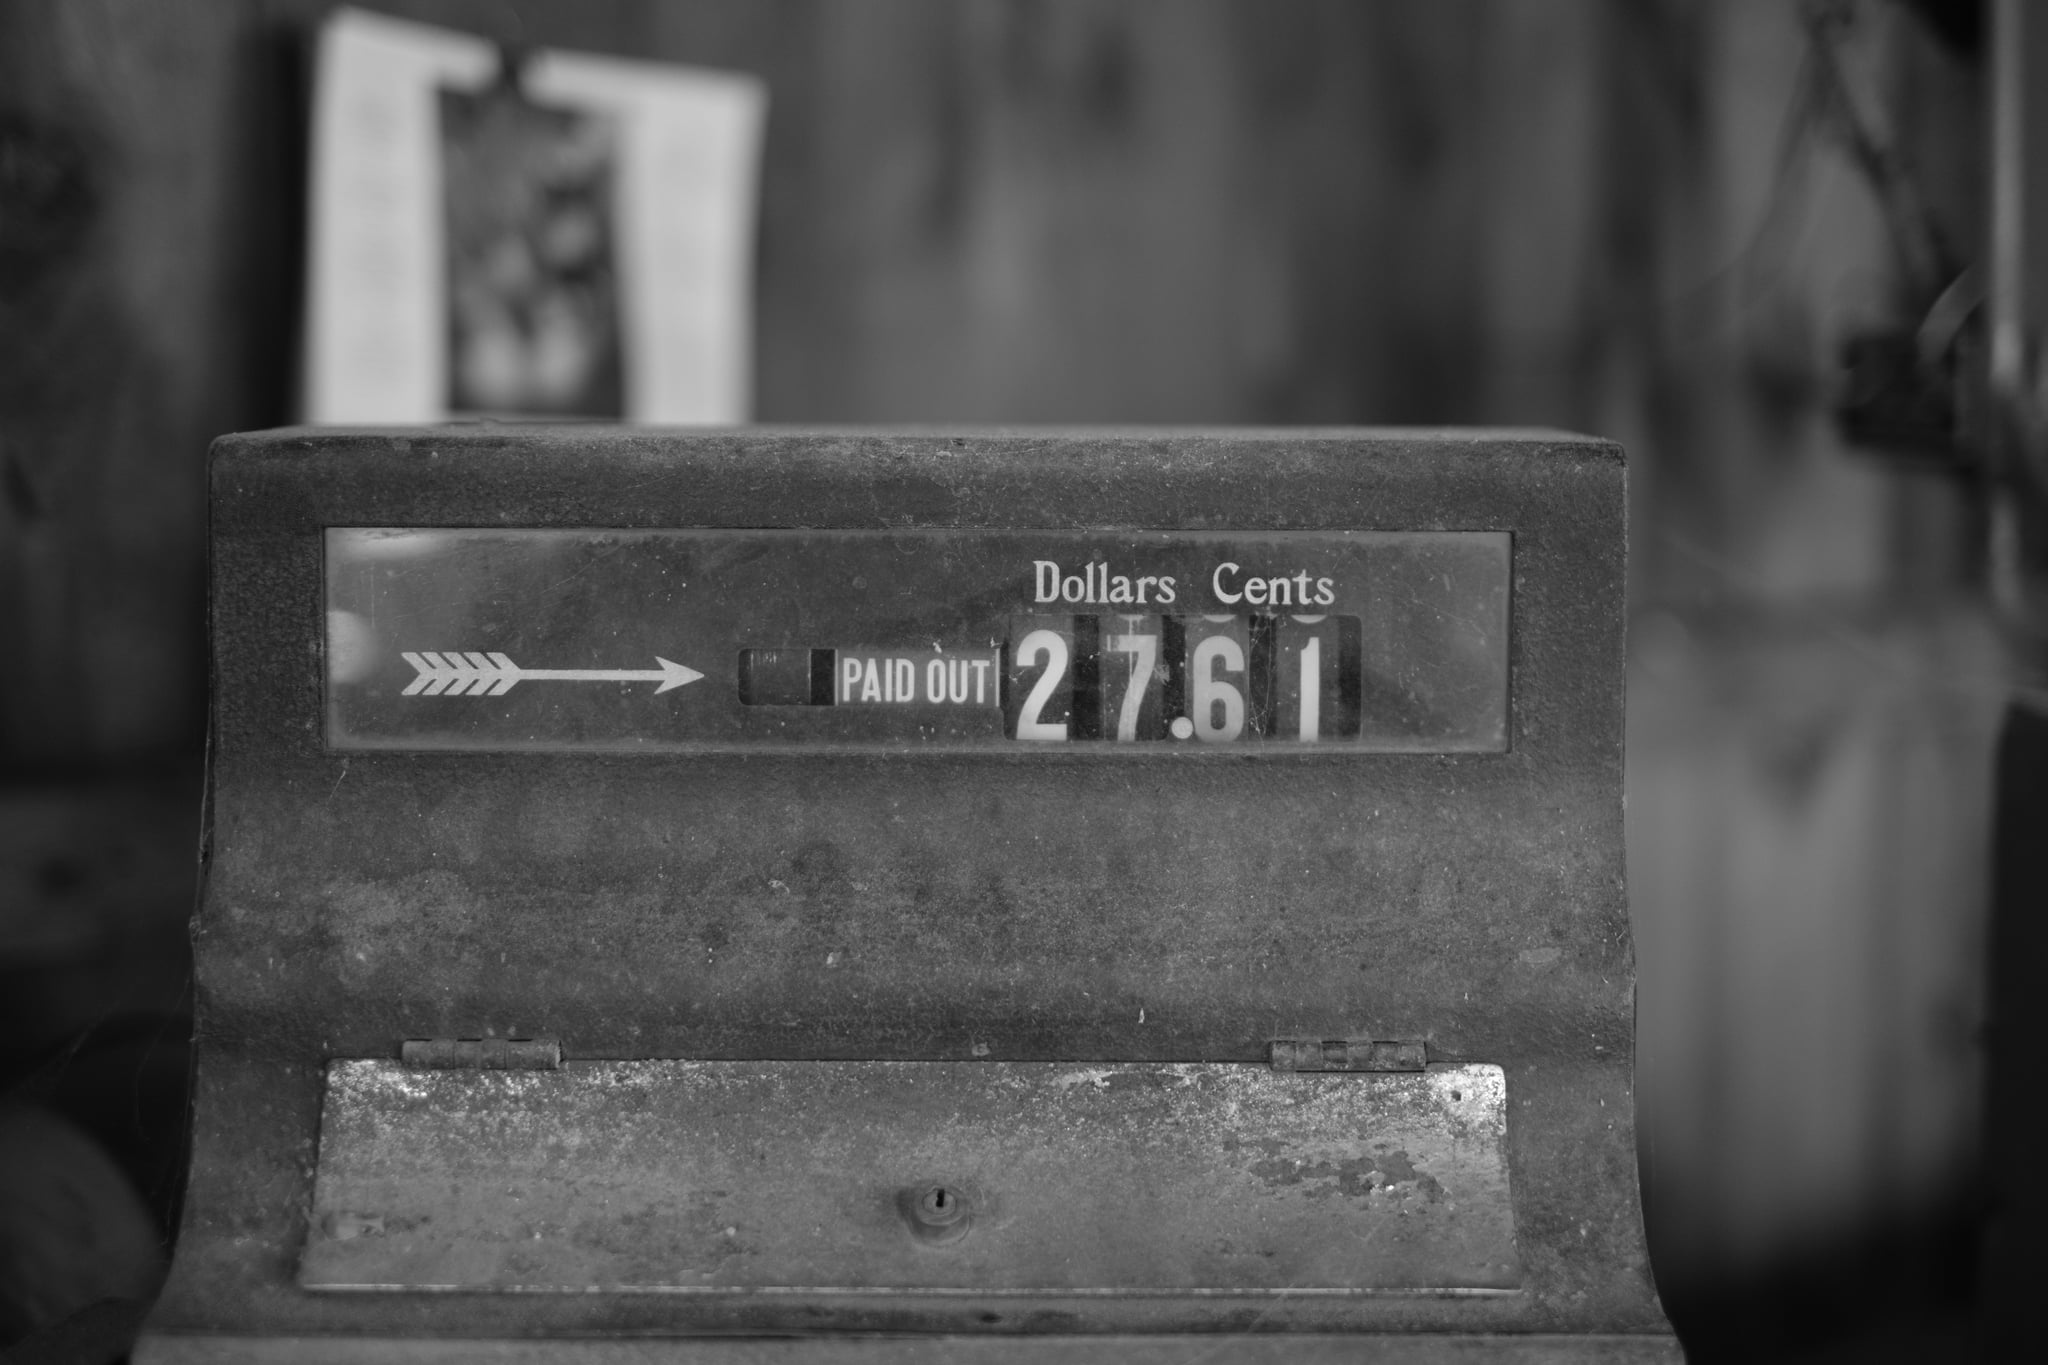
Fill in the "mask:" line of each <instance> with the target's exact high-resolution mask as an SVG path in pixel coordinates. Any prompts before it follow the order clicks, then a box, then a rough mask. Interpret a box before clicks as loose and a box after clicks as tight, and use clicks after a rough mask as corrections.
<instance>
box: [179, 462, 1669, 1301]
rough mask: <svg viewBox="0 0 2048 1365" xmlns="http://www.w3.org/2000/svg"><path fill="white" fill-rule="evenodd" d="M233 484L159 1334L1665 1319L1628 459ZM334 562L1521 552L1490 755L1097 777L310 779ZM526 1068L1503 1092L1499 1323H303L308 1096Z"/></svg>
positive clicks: (1056, 764)
mask: <svg viewBox="0 0 2048 1365" xmlns="http://www.w3.org/2000/svg"><path fill="white" fill-rule="evenodd" d="M212 480H213V522H212V524H213V531H214V561H213V604H212V609H213V622H214V668H215V679H216V690H215V711H214V732H213V734H214V738H213V788H212V789H213V805H212V826H211V834H210V838H211V853H210V862H209V866H208V872H207V886H206V890H205V893H204V897H203V901H202V905H201V908H200V911H199V914H198V917H197V920H196V923H195V961H196V967H197V974H198V1011H199V1015H200V1024H199V1027H200V1031H201V1036H202V1039H203V1042H202V1045H201V1048H200V1052H199V1061H198V1068H197V1080H196V1099H195V1107H196V1115H197V1117H196V1120H195V1139H194V1157H193V1169H192V1180H191V1185H190V1194H189V1196H188V1199H187V1204H186V1209H187V1214H186V1224H185V1228H184V1231H183V1234H182V1238H181V1242H180V1245H179V1249H178V1255H177V1261H176V1265H175V1267H174V1270H173V1275H172V1280H171V1283H170V1284H169V1286H168V1287H167V1289H166V1291H165V1294H164V1297H163V1299H162V1301H161V1303H160V1305H159V1308H158V1313H157V1319H156V1321H157V1324H158V1325H159V1327H160V1328H163V1329H166V1330H175V1331H191V1332H211V1331H230V1332H243V1333H269V1334H279V1335H287V1336H289V1335H292V1334H306V1333H311V1334H322V1333H339V1334H355V1335H372V1336H376V1335H383V1336H389V1335H393V1334H399V1335H405V1334H423V1335H432V1336H443V1337H464V1336H468V1337H479V1336H519V1335H528V1334H555V1335H577V1334H584V1335H587V1334H606V1333H621V1334H642V1335H645V1334H656V1335H659V1334H673V1333H705V1332H763V1333H781V1332H820V1331H854V1332H872V1331H912V1332H919V1331H923V1332H962V1331H965V1332H990V1333H1041V1332H1056V1333H1068V1334H1071V1333H1086V1332H1090V1331H1096V1332H1104V1331H1138V1332H1171V1331H1282V1332H1317V1331H1346V1332H1359V1331H1365V1332H1391V1331H1416V1330H1427V1331H1436V1332H1443V1331H1459V1332H1467V1333H1470V1332H1517V1333H1531V1332H1537V1333H1540V1332H1573V1333H1584V1332H1615V1331H1620V1332H1633V1331H1652V1332H1654V1331H1658V1330H1661V1329H1662V1327H1663V1319H1662V1315H1661V1313H1660V1311H1659V1309H1658V1306H1657V1302H1656V1298H1655V1294H1654V1291H1653V1289H1652V1286H1651V1281H1650V1275H1649V1267H1648V1264H1647V1260H1646V1257H1645V1253H1644V1250H1643V1243H1642V1232H1641V1221H1640V1208H1639V1204H1638V1197H1637V1185H1636V1167H1635V1154H1634V1141H1633V1127H1632V1117H1631V1116H1632V1098H1631V1093H1630V1058H1631V1052H1632V1011H1633V991H1632V987H1633V965H1632V959H1631V953H1630V947H1629V939H1628V917H1627V902H1626V896H1625V892H1624V885H1623V862H1622V846H1621V743H1622V704H1621V703H1622V672H1621V659H1622V637H1623V610H1622V608H1623V578H1624V565H1625V545H1626V540H1625V523H1624V515H1625V505H1626V498H1625V473H1624V467H1623V463H1622V458H1621V453H1620V451H1619V450H1618V449H1617V448H1616V447H1615V446H1613V445H1612V444H1611V443H1607V442H1602V441H1597V440H1590V439H1587V438H1584V437H1575V436H1569V435H1564V434H1560V433H1541V432H1537V433H1527V432H1523V433H1516V432H1508V433H1501V432H1358V431H1282V432H1156V431H1154V432H1148V431H1106V432H1042V431H1041V432H1002V431H957V432H955V431H943V432H941V431H931V432H909V433H904V432H880V431H870V432H858V431H855V432H847V431H839V432H797V431H776V430H750V431H742V432H714V431H706V432H673V431H670V432H660V431H633V430H609V429H591V428H570V427H557V428H541V429H531V428H499V427H492V426H479V427H474V428H466V429H454V430H447V429H443V430H432V431H393V432H348V431H318V432H313V431H292V432H279V433H267V434H260V435H254V436H246V437H234V438H229V439H227V440H224V441H223V442H222V443H221V444H220V445H219V446H218V447H217V449H216V454H215V458H214V462H213V467H212ZM348 526H359V527H360V526H375V527H406V526H414V527H455V526H486V527H557V528H590V527H617V528H630V527H640V528H647V529H655V530H660V529H671V528H673V529H690V528H705V529H720V528H724V529H753V528H768V529H773V528H785V529H788V528H813V527H816V528H837V529H846V530H895V529H909V528H928V527H949V528H961V529H974V528H990V529H995V528H1008V529H1011V530H1018V531H1033V532H1037V531H1057V532H1063V533H1064V532H1087V531H1089V530H1091V529H1098V528H1121V529H1125V530H1162V531H1202V532H1215V533H1218V534H1229V535H1239V534H1243V535H1254V534H1263V533H1268V532H1282V531H1346V530H1358V531H1431V532H1442V531H1491V532H1502V531H1504V532H1508V533H1510V534H1511V535H1512V537H1513V557H1512V581H1511V585H1510V592H1511V599H1512V629H1511V636H1510V640H1509V650H1508V669H1509V678H1510V696H1509V747H1508V748H1507V750H1506V751H1504V752H1489V753H1461V754H1358V753H1349V754H1324V753H1305V754H1301V755H1296V756H1279V757H1274V756H1267V757H1265V758H1263V759H1260V760H1257V761H1253V760H1250V759H1237V758H1233V757H1231V756H1229V755H1218V754H1213V753H1212V754H1209V755H1207V756H1205V757H1203V758H1191V757H1181V756H1177V755H1176V752H1174V751H1168V752H1162V753H1158V754H1156V755H1153V756H1146V757H1142V758H1129V759H1121V760H1118V761H1115V762H1101V761H1094V762H1090V761H1088V760H1086V759H1085V758H1083V757H1080V756H1067V755H1062V754H1058V753H1029V754H1017V753H1009V752H996V751H988V752H980V753H974V754H957V753H956V754H947V755H940V754H917V753H912V752H900V753H897V752H877V753H863V754H833V753H808V754H806V753H764V752H760V751H754V752H749V753H728V754H717V755H690V756H687V757H678V756H674V755H668V756H664V755H654V754H591V753H575V754H537V753H432V754H418V753H401V752H365V751H356V752H339V751H335V750H333V749H330V748H328V747H326V745H325V743H324V742H323V739H322V695H323V680H324V677H325V675H326V672H327V662H326V659H325V657H324V654H323V650H324V648H325V638H326V637H325V630H324V621H323V608H324V601H323V592H324V582H323V548H322V547H323V539H324V536H325V532H326V530H327V528H330V527H348ZM451 647H453V646H451ZM520 662H521V663H522V665H524V661H520ZM523 685H524V684H522V686H523ZM686 690H687V689H686ZM1048 747H1049V746H1048ZM1156 747H1158V748H1161V749H1166V748H1167V746H1164V745H1161V746H1156ZM1304 747H1306V746H1304ZM507 1036H513V1037H517V1036H547V1037H553V1038H559V1039H560V1040H561V1041H562V1044H563V1047H564V1050H565V1052H567V1054H568V1055H570V1056H571V1057H576V1058H609V1059H635V1058H694V1059H699V1060H720V1059H727V1060H740V1059H781V1060H803V1059H809V1060H816V1059H848V1060H887V1059H898V1060H930V1061H936V1060H959V1061H1012V1062H1021V1061H1044V1060H1048V1059H1060V1060H1063V1061H1081V1062H1098V1063H1125V1064H1127V1063H1134V1062H1146V1061H1150V1062H1209V1063H1220V1062H1241V1063H1256V1064H1260V1065H1264V1064H1265V1063H1266V1062H1267V1059H1268V1057H1269V1053H1270V1045H1271V1043H1272V1042H1273V1041H1274V1040H1275V1039H1395V1040H1405V1041H1411V1042H1422V1043H1424V1044H1425V1045H1426V1046H1427V1048H1428V1051H1429V1055H1430V1056H1432V1057H1436V1058H1441V1059H1447V1060H1453V1061H1469V1062H1485V1063H1493V1064H1498V1065H1499V1066H1501V1067H1502V1069H1503V1070H1504V1072H1505V1074H1506V1077H1507V1086H1508V1094H1509V1096H1510V1107H1509V1110H1508V1133H1507V1142H1506V1151H1507V1165H1508V1170H1509V1174H1510V1178H1511V1181H1512V1186H1513V1191H1514V1221H1515V1230H1516V1245H1517V1250H1518V1252H1519V1254H1520V1258H1521V1265H1522V1284H1523V1292H1521V1293H1517V1294H1509V1295H1500V1296H1478V1297H1463V1298H1457V1297H1442V1296H1433V1295H1426V1294H1424V1295H1380V1296H1283V1297H1278V1298H1262V1299H1261V1298H1254V1299H1239V1298H1229V1297H1225V1298H1200V1297H1190V1296H1178V1297H1174V1296H1168V1297H1164V1298H1162V1297H1159V1296H1146V1295H1142V1294H1126V1295H1096V1296H1078V1295H1069V1296H1067V1297H1064V1298H1062V1297H1059V1296H1057V1295H1051V1294H1048V1295H1047V1296H1044V1297H1034V1298H1029V1299H1014V1298H1011V1299H1005V1298H1002V1297H1000V1296H991V1297H977V1296H975V1295H973V1294H969V1293H964V1292H962V1293H957V1294H952V1295H932V1294H926V1295H923V1296H921V1297H920V1296H919V1295H918V1294H916V1293H914V1292H912V1291H904V1292H902V1293H901V1294H897V1295H874V1294H867V1295H836V1296H835V1295H832V1294H829V1293H823V1292H820V1293H817V1294H810V1295H759V1294H754V1295H749V1294H745V1293H734V1294H717V1293H708V1294H656V1295H634V1294H512V1295H507V1294H464V1293H449V1294H438V1295H435V1294H385V1293H374V1292H364V1293H354V1294H337V1293H326V1292H319V1291H310V1290H307V1289H305V1288H303V1287H302V1286H300V1285H299V1284H298V1282H297V1271H298V1258H299V1255H300V1251H301V1249H302V1248H303V1247H304V1245H305V1243H306V1238H307V1235H308V1223H307V1210H308V1208H309V1206H310V1203H311V1199H312V1178H313V1171H314V1166H315V1160H316V1146H315V1142H316V1133H317V1128H318V1120H319V1112H320V1104H321V1094H322V1083H323V1076H324V1072H325V1066H326V1064H327V1062H328V1061H329V1060H330V1059H333V1058H337V1057H344V1058H348V1057H355V1058H363V1057H393V1056H395V1055H396V1053H397V1049H398V1046H399V1043H400V1042H401V1041H402V1040H405V1039H434V1038H457V1039H460V1038H473V1039H480V1038H487V1037H507ZM441 1074H451V1075H453V1074H460V1073H441ZM491 1074H496V1075H514V1074H517V1073H491ZM1327 1079H1330V1080H1332V1081H1339V1082H1348V1081H1352V1080H1356V1079H1360V1078H1359V1077H1352V1076H1335V1077H1329V1078H1327ZM974 1240H975V1235H973V1234H970V1236H969V1237H968V1238H967V1239H966V1240H965V1241H964V1242H963V1243H961V1245H962V1246H971V1245H973V1243H974ZM932 1254H938V1253H932Z"/></svg>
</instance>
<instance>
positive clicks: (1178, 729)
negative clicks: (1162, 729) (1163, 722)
mask: <svg viewBox="0 0 2048 1365" xmlns="http://www.w3.org/2000/svg"><path fill="white" fill-rule="evenodd" d="M1167 728H1168V729H1170V730H1172V731H1173V737H1174V738H1175V739H1187V738H1188V737H1189V736H1191V735H1193V734H1194V733H1195V723H1194V722H1193V721H1191V720H1189V719H1188V718H1187V717H1186V716H1175V717H1174V718H1173V724H1172V725H1170V726H1168V727H1167Z"/></svg>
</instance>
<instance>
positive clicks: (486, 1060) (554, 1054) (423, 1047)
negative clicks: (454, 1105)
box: [398, 1038, 562, 1071]
mask: <svg viewBox="0 0 2048 1365" xmlns="http://www.w3.org/2000/svg"><path fill="white" fill-rule="evenodd" d="M398 1059H399V1061H401V1062H403V1063H404V1064H405V1065H407V1066H409V1067H412V1068H414V1069H415V1070H420V1071H559V1070H560V1069H561V1066H562V1044H561V1041H560V1040H559V1039H556V1038H408V1039H406V1040H405V1041H404V1042H403V1043H400V1044H399V1046H398Z"/></svg>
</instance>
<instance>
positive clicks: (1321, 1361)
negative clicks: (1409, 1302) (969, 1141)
mask: <svg viewBox="0 0 2048 1365" xmlns="http://www.w3.org/2000/svg"><path fill="white" fill-rule="evenodd" d="M1684 1359H1685V1356H1684V1353H1683V1352H1681V1351H1680V1350H1679V1348H1678V1342H1677V1341H1676V1340H1675V1339H1673V1338H1671V1337H1668V1336H1634V1335H1605V1334H1603V1335H1598V1336H1594V1335H1584V1336H1570V1337H1555V1336H1471V1335H1467V1334H1452V1333H1439V1334H1435V1335H1431V1336H1405V1337H1359V1336H1344V1337H1328V1336H1317V1337H1305V1336H1287V1337H1274V1336H1267V1337H1239V1338H1236V1339H1234V1340H1232V1341H1231V1342H1230V1343H1229V1344H1228V1346H1227V1348H1222V1349H1219V1346H1218V1343H1217V1341H1216V1339H1215V1338H1214V1337H1190V1336H1175V1337H1128V1336H1119V1337H1099V1336H1096V1337H1075V1336H1060V1337H838V1338H831V1339H817V1338H812V1339H808V1340H806V1339H801V1338H782V1339H771V1340H752V1341H734V1340H729V1339H728V1340H722V1341H721V1340H715V1339H704V1338H699V1339H697V1340H694V1341H690V1340H676V1339H673V1338H671V1339H669V1340H666V1341H660V1340H648V1339H645V1338H640V1339H632V1338H625V1339H619V1338H613V1339H610V1340H603V1341H596V1340H590V1339H587V1338H586V1339H582V1340H575V1341H563V1340H555V1341H506V1340H495V1341H492V1340H470V1341H449V1340H441V1341H421V1340H418V1339H411V1340H407V1339H401V1338H392V1337H383V1338H371V1339H364V1338H348V1337H269V1338H237V1337H221V1336H205V1337H201V1336H168V1335H160V1336H151V1337H145V1338H144V1339H143V1340H142V1342H141V1343H139V1344H138V1346H137V1347H136V1351H135V1355H134V1361H135V1365H554V1363H555V1362H557V1361H569V1362H574V1365H826V1362H831V1365H848V1362H855V1363H856V1365H864V1363H865V1362H876V1365H882V1363H883V1362H886V1365H1098V1363H1099V1365H1208V1362H1214V1361H1223V1360H1228V1361H1230V1362H1231V1363H1232V1365H1679V1362H1681V1361H1683V1360H1684Z"/></svg>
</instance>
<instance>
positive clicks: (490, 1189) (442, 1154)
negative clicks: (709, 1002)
mask: <svg viewBox="0 0 2048 1365" xmlns="http://www.w3.org/2000/svg"><path fill="white" fill-rule="evenodd" d="M1506 1104H1507V1095H1506V1086H1505V1083H1504V1080H1503V1077H1502V1075H1501V1072H1500V1069H1499V1068H1498V1067H1490V1066H1453V1067H1439V1068H1436V1069H1434V1070H1432V1071H1429V1072H1426V1073H1421V1074H1402V1075H1377V1076H1315V1075H1288V1074H1284V1073H1280V1072H1275V1071H1272V1070H1270V1069H1268V1068H1264V1067H1259V1066H1256V1065H1244V1064H1223V1065H1213V1064H1203V1063H1180V1064H1174V1063H1147V1064H1139V1065H1127V1066H1073V1065H1063V1064H1059V1063H1050V1062H1007V1063H1004V1062H996V1063H990V1062H679V1061H642V1062H585V1063H570V1064H569V1065H568V1066H567V1067H566V1068H565V1069H564V1070H561V1071H555V1072H524V1073H521V1072H506V1071H496V1072H481V1071H469V1072H458V1071H434V1072H419V1071H414V1070H408V1069H406V1068H404V1067H401V1066H398V1065H396V1064H394V1063H391V1062H380V1061H344V1062H336V1063H334V1064H333V1065H332V1066H331V1067H330V1068H329V1069H328V1077H327V1097H326V1102H325V1104H324V1106H323V1108H322V1110H321V1123H320V1164H319V1169H318V1173H317V1175H316V1176H315V1182H314V1197H313V1212H312V1217H311V1220H310V1226H309V1230H308V1234H307V1242H306V1250H305V1255H304V1258H303V1260H302V1262H301V1268H300V1274H299V1280H300V1283H301V1284H304V1285H306V1286H308V1287H310V1288H322V1289H395V1290H407V1289H412V1290H421V1289H501V1290H614V1291H728V1290H786V1289H815V1290H833V1291H850V1292H884V1293H886V1292H890V1291H896V1290H942V1291H961V1290H967V1291H973V1292H980V1293H989V1294H1008V1293H1039V1292H1048V1291H1050V1292H1057V1293H1075V1292H1079V1293H1093V1292H1104V1291H1117V1290H1134V1291H1146V1292H1165V1293H1195V1294H1204V1293H1222V1294H1229V1293H1253V1294H1256V1293H1290V1294H1292V1293H1308V1292H1321V1293H1354V1292H1368V1291H1374V1290H1432V1291H1474V1292H1477V1291H1509V1290H1513V1289H1515V1288H1516V1287H1517V1286H1518V1285H1519V1283H1520V1267H1519V1263H1518V1261H1517V1258H1516V1255H1515V1248H1514V1221H1513V1213H1512V1201H1511V1200H1510V1197H1509V1190H1508V1174H1507V1162H1506V1154H1505V1151H1504V1143H1505V1140H1506V1132H1507V1109H1506ZM920 1204H922V1205H923V1208H922V1209H921V1210H920V1208H919V1205H920ZM906 1206H907V1207H906ZM906 1213H908V1214H909V1215H910V1216H909V1218H908V1219H906V1216H905V1215H906ZM920 1215H921V1216H920Z"/></svg>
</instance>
